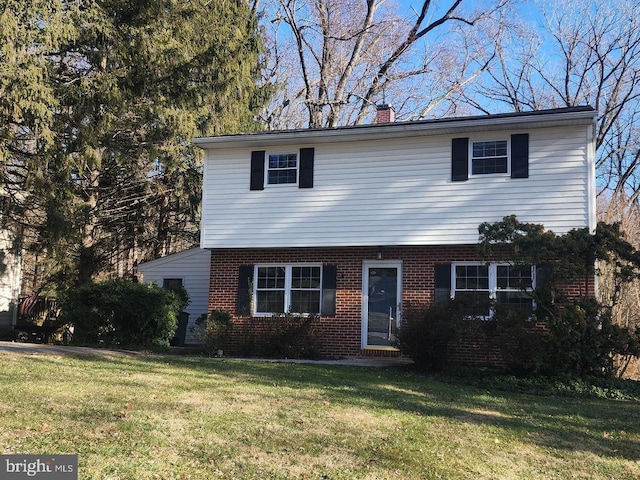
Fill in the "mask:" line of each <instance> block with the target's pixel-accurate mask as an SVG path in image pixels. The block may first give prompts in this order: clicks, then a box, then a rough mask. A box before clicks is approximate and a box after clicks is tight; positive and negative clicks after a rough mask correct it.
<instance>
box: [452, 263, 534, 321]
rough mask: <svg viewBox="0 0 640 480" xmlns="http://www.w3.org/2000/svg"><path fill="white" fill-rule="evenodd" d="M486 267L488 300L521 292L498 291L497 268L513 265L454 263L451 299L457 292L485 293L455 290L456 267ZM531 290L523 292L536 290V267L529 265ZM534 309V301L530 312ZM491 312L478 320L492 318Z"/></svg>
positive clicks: (514, 290)
mask: <svg viewBox="0 0 640 480" xmlns="http://www.w3.org/2000/svg"><path fill="white" fill-rule="evenodd" d="M482 265H486V266H487V267H488V269H489V270H488V275H489V290H488V293H489V299H490V300H492V301H496V300H497V298H498V292H499V291H500V292H522V290H521V289H512V288H509V289H502V288H501V289H499V288H498V267H501V266H507V267H515V266H516V265H514V264H513V263H509V262H489V263H487V262H454V263H452V264H451V298H455V296H456V291H459V292H473V291H485V290H484V289H482V290H470V289H456V267H459V266H482ZM530 268H531V289H530V290H529V289H527V290H525V291H528V292H533V290H535V288H536V267H535V265H531V267H530ZM535 308H536V303H535V301H532V310H531V311H532V312H533V310H535ZM493 314H494V312H493V310H490V311H489V315H487V316H481V317H480V318H485V319H490V318H491V317H493Z"/></svg>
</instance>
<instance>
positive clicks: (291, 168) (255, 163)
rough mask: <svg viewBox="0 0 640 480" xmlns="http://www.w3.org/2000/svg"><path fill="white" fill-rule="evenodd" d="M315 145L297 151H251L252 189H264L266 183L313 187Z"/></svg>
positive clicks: (250, 186)
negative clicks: (268, 152) (270, 152)
mask: <svg viewBox="0 0 640 480" xmlns="http://www.w3.org/2000/svg"><path fill="white" fill-rule="evenodd" d="M314 155H315V149H314V148H313V147H306V148H301V149H300V150H299V151H298V152H296V153H286V152H276V153H272V154H268V155H267V153H266V151H265V150H254V151H252V152H251V172H250V173H251V178H250V182H249V189H250V190H264V188H265V185H294V186H295V185H297V186H298V188H313V170H314Z"/></svg>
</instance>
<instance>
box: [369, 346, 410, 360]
mask: <svg viewBox="0 0 640 480" xmlns="http://www.w3.org/2000/svg"><path fill="white" fill-rule="evenodd" d="M360 355H362V356H363V357H384V358H399V357H402V352H401V351H400V349H399V348H395V347H364V348H363V349H362V350H361V351H360Z"/></svg>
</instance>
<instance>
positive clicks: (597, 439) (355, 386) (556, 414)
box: [25, 355, 640, 461]
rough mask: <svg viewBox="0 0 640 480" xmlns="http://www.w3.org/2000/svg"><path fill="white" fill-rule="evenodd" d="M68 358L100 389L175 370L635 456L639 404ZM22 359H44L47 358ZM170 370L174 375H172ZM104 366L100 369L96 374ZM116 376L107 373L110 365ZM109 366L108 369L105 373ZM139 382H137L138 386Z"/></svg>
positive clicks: (283, 371)
mask: <svg viewBox="0 0 640 480" xmlns="http://www.w3.org/2000/svg"><path fill="white" fill-rule="evenodd" d="M72 357H73V358H75V359H77V360H79V361H81V362H86V363H87V364H91V368H94V369H96V382H104V383H105V385H104V386H105V388H110V387H113V388H127V387H128V386H129V387H140V386H141V383H140V382H139V381H138V380H136V375H137V374H140V373H144V374H145V375H166V374H169V370H168V369H171V373H170V374H171V375H172V376H174V380H173V381H175V382H176V383H175V388H176V389H178V390H181V391H189V390H190V389H192V391H193V392H194V393H197V392H198V391H203V392H204V391H205V390H204V389H206V391H207V393H210V392H211V391H212V390H214V391H215V389H216V388H219V389H223V388H224V389H226V390H229V389H233V388H234V385H237V383H238V382H241V383H244V384H247V385H249V386H251V385H255V387H256V391H261V390H262V389H265V388H266V389H279V388H288V389H293V390H295V391H297V394H296V397H295V398H296V399H303V400H305V401H309V402H328V403H329V404H332V405H344V406H348V407H356V408H364V409H371V410H373V411H376V412H382V413H383V414H384V413H385V411H388V412H389V414H390V415H392V414H393V413H394V412H402V413H407V414H409V415H415V416H416V418H418V417H438V418H444V419H449V420H451V421H454V422H460V423H463V424H473V425H480V426H490V427H494V428H498V429H501V430H503V431H505V432H506V433H508V434H512V435H514V436H517V437H526V441H527V442H532V443H534V444H537V445H539V446H542V447H545V448H552V449H560V450H566V451H571V452H573V451H584V452H590V453H593V454H595V455H598V456H603V457H611V458H622V459H626V460H631V461H638V460H640V442H639V441H638V438H639V437H640V403H638V402H623V401H614V400H603V399H585V398H564V397H551V396H549V397H546V396H538V395H527V394H521V393H507V392H503V391H497V390H487V389H479V388H477V387H470V386H465V385H459V384H451V383H443V382H441V381H438V380H437V379H434V378H433V377H429V376H427V375H421V374H416V373H413V372H411V371H407V370H405V369H401V368H378V367H376V368H370V367H352V366H334V365H319V364H294V363H274V362H260V361H240V360H227V359H223V360H221V359H208V358H196V357H170V356H160V355H159V356H153V355H149V356H140V355H137V356H108V357H103V356H86V355H72ZM25 361H26V362H38V363H39V362H43V363H47V362H48V363H50V362H51V359H50V358H48V357H47V356H43V355H38V356H28V357H25ZM176 369H177V372H178V373H177V374H176ZM101 370H104V372H105V375H104V376H101V375H100V372H101ZM114 370H116V371H118V372H120V375H118V376H117V377H113V375H112V374H113V371H114ZM107 372H109V373H110V375H107V374H106V373H107ZM142 386H143V387H144V385H142ZM305 392H307V393H305Z"/></svg>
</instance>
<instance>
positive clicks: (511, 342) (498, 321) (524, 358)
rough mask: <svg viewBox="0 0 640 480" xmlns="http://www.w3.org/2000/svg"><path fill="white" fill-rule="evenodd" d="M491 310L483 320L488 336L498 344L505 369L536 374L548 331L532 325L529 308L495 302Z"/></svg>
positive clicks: (540, 363)
mask: <svg viewBox="0 0 640 480" xmlns="http://www.w3.org/2000/svg"><path fill="white" fill-rule="evenodd" d="M493 312H494V313H493V316H492V318H491V319H490V320H488V321H487V322H486V332H487V338H488V339H489V342H490V343H491V344H492V345H495V346H496V347H498V350H499V351H500V354H501V355H502V359H503V360H504V362H505V367H506V369H507V370H508V371H509V372H511V373H513V374H514V375H519V376H520V375H531V374H535V373H539V372H540V371H541V369H542V368H543V364H544V356H545V352H544V349H543V342H544V339H545V338H546V335H547V333H546V332H543V331H541V330H538V329H536V328H535V323H534V319H533V318H532V315H531V312H530V311H525V310H522V309H517V308H511V307H508V306H504V305H494V307H493Z"/></svg>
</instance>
